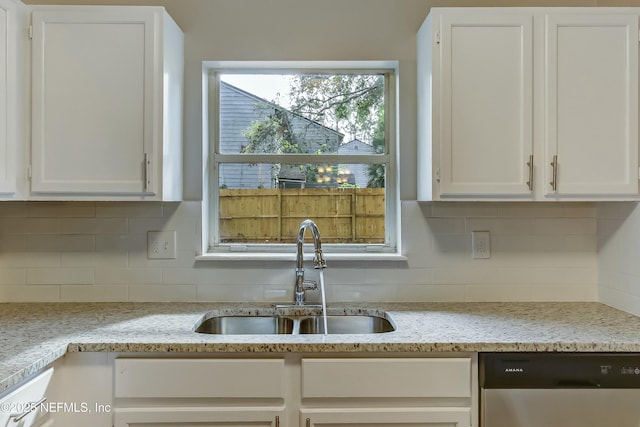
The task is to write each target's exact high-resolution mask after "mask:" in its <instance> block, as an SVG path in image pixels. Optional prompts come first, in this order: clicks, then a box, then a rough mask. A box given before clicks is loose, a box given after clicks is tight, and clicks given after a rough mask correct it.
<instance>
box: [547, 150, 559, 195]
mask: <svg viewBox="0 0 640 427" xmlns="http://www.w3.org/2000/svg"><path fill="white" fill-rule="evenodd" d="M551 169H552V177H551V182H550V183H549V184H551V189H552V190H553V191H557V190H558V155H557V154H556V155H555V156H553V161H552V162H551Z"/></svg>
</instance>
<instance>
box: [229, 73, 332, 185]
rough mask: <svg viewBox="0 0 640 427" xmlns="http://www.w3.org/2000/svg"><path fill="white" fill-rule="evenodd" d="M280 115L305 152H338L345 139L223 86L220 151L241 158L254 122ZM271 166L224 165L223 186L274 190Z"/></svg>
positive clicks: (280, 108) (254, 97) (297, 116)
mask: <svg viewBox="0 0 640 427" xmlns="http://www.w3.org/2000/svg"><path fill="white" fill-rule="evenodd" d="M276 111H280V112H283V113H285V114H286V117H287V119H288V122H289V126H290V130H291V131H292V132H293V134H294V140H295V141H296V143H298V145H299V146H300V147H301V148H302V150H303V152H307V153H314V152H316V151H317V150H321V151H323V152H326V153H331V152H333V153H336V152H338V147H339V145H340V143H341V142H342V138H343V135H342V134H341V133H339V132H337V131H335V130H333V129H329V128H327V127H325V126H322V125H321V124H319V123H316V122H313V121H311V120H307V119H305V118H304V117H301V116H299V115H296V114H294V113H292V112H290V111H287V110H285V109H283V108H282V107H279V106H277V105H275V104H273V103H271V102H268V101H266V100H265V99H262V98H260V97H258V96H255V95H253V94H251V93H248V92H246V91H244V90H242V89H239V88H237V87H235V86H232V85H230V84H228V83H225V82H220V126H219V129H220V150H221V152H222V153H223V154H239V153H241V152H242V148H243V147H244V146H246V145H247V143H248V141H247V138H246V137H245V136H243V134H242V133H243V132H244V131H245V129H247V128H248V127H249V125H250V124H251V123H252V122H254V121H262V120H265V119H267V118H268V117H269V116H271V115H273V114H275V113H276ZM273 174H274V173H273V171H272V166H271V165H270V164H257V165H252V164H221V165H220V186H223V187H225V188H230V189H232V188H273V187H274V186H275V181H274V179H273V178H274V177H273Z"/></svg>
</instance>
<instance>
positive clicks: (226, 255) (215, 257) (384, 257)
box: [196, 252, 408, 262]
mask: <svg viewBox="0 0 640 427" xmlns="http://www.w3.org/2000/svg"><path fill="white" fill-rule="evenodd" d="M323 255H324V258H325V260H326V261H327V262H332V261H354V262H355V261H357V262H360V261H364V262H385V261H388V262H406V261H407V260H408V258H407V257H406V256H405V255H402V254H399V253H333V254H332V253H326V252H324V254H323ZM304 259H305V261H307V260H308V261H311V260H313V253H305V255H304ZM295 260H296V254H295V253H258V252H244V253H243V252H217V253H207V254H205V255H199V256H197V257H196V261H287V262H289V261H290V262H295Z"/></svg>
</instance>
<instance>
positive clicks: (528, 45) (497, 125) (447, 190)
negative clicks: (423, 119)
mask: <svg viewBox="0 0 640 427" xmlns="http://www.w3.org/2000/svg"><path fill="white" fill-rule="evenodd" d="M532 40H533V19H532V17H531V16H530V15H519V14H514V15H502V16H499V15H498V16H478V15H477V14H473V13H469V14H458V15H451V16H449V15H443V16H442V18H441V27H440V43H439V45H440V61H441V63H440V67H439V69H438V70H434V74H435V76H434V83H436V82H438V83H439V90H440V105H441V107H440V109H439V113H440V117H439V121H440V132H439V138H440V150H441V151H440V166H439V169H440V170H439V176H440V196H441V197H446V196H465V195H472V194H486V195H496V196H497V195H522V196H529V195H530V194H531V186H530V185H529V184H528V180H529V169H530V167H529V166H528V165H527V163H528V162H529V160H530V156H532V155H533V135H532V120H533V117H532V106H533V104H532V91H533V80H532V71H533V70H532V58H533V45H532ZM437 73H440V76H438V75H437ZM445 76H446V77H445ZM436 172H438V171H436Z"/></svg>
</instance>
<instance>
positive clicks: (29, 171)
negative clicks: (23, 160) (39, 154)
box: [27, 165, 31, 180]
mask: <svg viewBox="0 0 640 427" xmlns="http://www.w3.org/2000/svg"><path fill="white" fill-rule="evenodd" d="M27 179H28V180H31V165H29V166H27Z"/></svg>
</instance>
